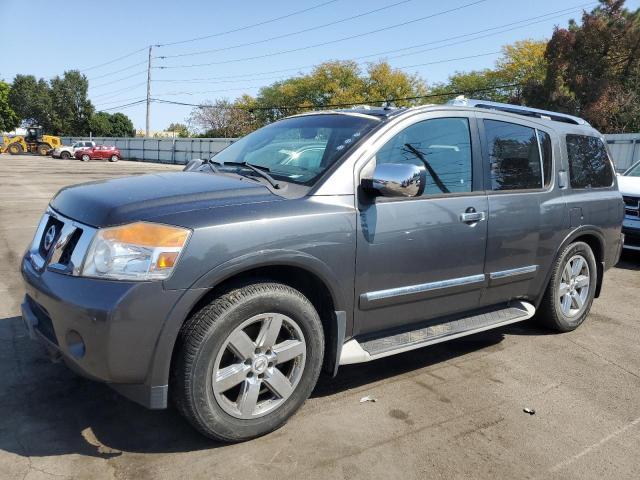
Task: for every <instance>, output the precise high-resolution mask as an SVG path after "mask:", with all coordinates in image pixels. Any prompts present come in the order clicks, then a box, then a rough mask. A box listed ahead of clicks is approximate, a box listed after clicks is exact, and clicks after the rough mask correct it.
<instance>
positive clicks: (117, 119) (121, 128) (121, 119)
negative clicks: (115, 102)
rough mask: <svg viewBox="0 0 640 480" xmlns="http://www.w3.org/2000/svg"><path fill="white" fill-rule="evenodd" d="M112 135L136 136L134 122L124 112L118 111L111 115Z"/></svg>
mask: <svg viewBox="0 0 640 480" xmlns="http://www.w3.org/2000/svg"><path fill="white" fill-rule="evenodd" d="M110 122H111V136H112V137H135V136H136V130H135V128H133V122H132V121H131V119H130V118H129V117H128V116H126V115H125V114H124V113H121V112H116V113H114V114H112V115H111V118H110Z"/></svg>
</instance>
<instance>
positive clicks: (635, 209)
mask: <svg viewBox="0 0 640 480" xmlns="http://www.w3.org/2000/svg"><path fill="white" fill-rule="evenodd" d="M622 199H623V200H624V213H625V214H627V215H629V216H631V217H638V216H640V197H631V196H627V195H625V196H623V197H622Z"/></svg>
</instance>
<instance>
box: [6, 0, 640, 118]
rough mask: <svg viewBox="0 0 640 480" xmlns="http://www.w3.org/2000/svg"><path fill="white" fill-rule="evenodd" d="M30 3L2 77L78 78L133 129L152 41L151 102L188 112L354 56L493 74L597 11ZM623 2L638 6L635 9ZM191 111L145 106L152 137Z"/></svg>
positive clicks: (415, 3)
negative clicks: (526, 46)
mask: <svg viewBox="0 0 640 480" xmlns="http://www.w3.org/2000/svg"><path fill="white" fill-rule="evenodd" d="M0 3H2V4H3V8H2V10H3V11H5V12H11V11H15V12H19V11H23V10H24V8H25V7H24V2H23V1H21V0H1V2H0ZM28 3H29V10H30V11H32V12H38V11H40V12H46V15H45V14H43V15H29V17H28V21H20V22H3V26H2V28H1V29H0V50H2V51H3V59H2V61H1V62H0V79H4V80H5V81H11V79H12V78H13V76H14V75H15V74H17V73H21V74H32V75H35V76H37V77H44V78H47V79H48V78H51V77H54V76H56V75H62V74H63V72H64V71H65V70H71V69H79V70H80V71H81V72H82V73H84V74H85V75H86V76H87V78H88V79H89V98H90V99H91V100H92V102H93V103H94V105H95V106H96V108H97V109H98V110H106V111H109V112H110V113H113V112H116V111H122V112H123V113H125V114H127V115H128V116H129V117H130V118H131V119H132V120H133V123H134V125H135V127H136V128H138V129H142V128H144V126H145V104H144V102H142V103H137V104H134V105H129V104H131V103H135V102H139V101H142V100H144V99H145V98H146V80H147V61H148V48H147V47H148V46H149V45H150V44H153V45H158V44H162V45H163V46H160V47H154V48H153V50H152V67H153V68H152V69H151V78H152V83H151V96H152V97H153V98H159V99H164V100H170V101H176V102H183V103H190V104H200V103H202V102H204V101H207V100H215V99H217V98H228V99H234V98H235V97H237V96H240V95H241V94H243V93H248V94H251V95H255V94H256V93H257V92H258V90H259V88H260V87H262V86H266V85H269V84H270V83H272V82H274V81H276V80H278V79H283V78H286V77H289V76H293V75H295V74H297V73H306V72H308V71H309V70H310V67H312V66H313V65H316V64H318V63H321V62H323V61H327V60H347V59H355V60H357V61H359V62H362V64H363V66H364V65H365V64H366V62H371V61H378V60H387V61H388V62H389V63H390V64H391V65H392V66H393V67H396V68H401V69H402V70H405V71H407V72H409V73H415V74H418V75H420V76H421V77H422V78H423V79H424V80H426V82H427V83H428V84H433V83H436V82H442V81H446V79H447V78H448V76H449V75H451V74H453V73H455V72H456V71H469V70H474V69H482V68H490V67H492V66H493V65H494V62H495V61H496V59H497V58H498V57H499V52H500V49H501V47H502V46H503V45H505V44H509V43H513V42H515V41H517V40H522V39H535V40H540V39H548V38H549V37H550V36H551V34H552V33H553V28H554V26H555V25H558V26H562V27H564V26H566V25H567V22H568V21H569V19H570V18H574V19H579V18H580V15H581V11H582V9H583V8H587V9H589V10H590V9H591V8H593V6H595V5H596V2H595V1H592V2H589V1H588V0H536V1H535V2H533V1H528V0H514V1H509V0H450V1H432V0H304V1H303V0H297V1H295V0H271V1H264V0H263V1H258V0H244V1H241V2H239V1H236V2H229V1H225V2H223V1H217V2H215V1H206V0H192V1H189V0H182V1H181V2H176V1H175V0H172V1H170V2H169V1H164V0H154V1H143V0H137V1H131V0H129V1H125V0H111V1H109V2H99V1H95V0H93V1H92V0H65V1H60V0H57V1H56V0H31V1H30V2H28ZM626 4H627V7H628V8H629V9H637V8H639V7H640V0H627V2H626ZM283 17H284V18H283ZM350 17H356V18H350ZM336 22H337V23H336ZM329 23H332V25H326V24H329ZM301 30H307V31H305V32H301ZM203 37H204V38H203ZM274 37H275V38H274ZM347 37H351V38H347ZM172 43H173V44H172ZM321 43H325V45H318V44H321ZM170 44H172V45H170ZM292 50H294V51H292ZM123 57H124V58H123ZM160 57H166V58H160ZM255 57H260V58H255ZM203 64H207V65H203ZM282 70H284V71H282ZM124 105H128V106H124ZM191 109H192V107H189V106H183V105H169V104H159V103H153V104H152V105H151V129H152V130H164V129H165V128H166V127H167V126H168V125H169V124H170V123H172V122H186V120H187V118H188V117H189V113H190V111H191Z"/></svg>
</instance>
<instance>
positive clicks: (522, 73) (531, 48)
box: [431, 40, 547, 104]
mask: <svg viewBox="0 0 640 480" xmlns="http://www.w3.org/2000/svg"><path fill="white" fill-rule="evenodd" d="M546 45H547V42H546V41H545V40H521V41H518V42H515V43H513V44H512V45H505V46H503V47H502V56H501V57H500V58H499V59H498V60H497V61H496V63H495V67H494V68H493V69H485V70H475V71H471V72H467V73H464V72H456V73H455V74H453V75H452V76H450V77H449V80H448V82H447V83H441V84H438V85H436V86H435V87H434V88H433V90H432V92H431V93H433V94H442V96H440V97H436V98H434V100H433V101H434V102H435V103H443V102H445V101H447V100H449V99H451V98H454V97H455V96H456V95H457V94H456V93H454V94H449V95H447V93H448V92H466V93H465V95H466V96H468V97H471V96H472V97H473V98H477V99H480V100H491V101H494V102H504V103H513V104H522V103H523V100H524V99H523V91H524V90H525V89H526V88H527V86H528V85H529V84H531V83H535V82H538V83H539V82H542V81H543V80H544V78H545V73H546V68H547V61H546V59H545V49H546Z"/></svg>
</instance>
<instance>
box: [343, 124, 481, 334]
mask: <svg viewBox="0 0 640 480" xmlns="http://www.w3.org/2000/svg"><path fill="white" fill-rule="evenodd" d="M385 140H386V141H385ZM382 142H384V143H383V145H382V146H381V148H380V149H379V150H378V151H377V153H376V154H375V155H374V156H373V157H372V158H370V159H369V161H368V162H367V163H366V164H365V166H364V168H363V170H362V172H363V173H362V176H365V178H366V176H367V175H371V173H372V172H373V170H374V168H375V165H376V164H381V163H411V164H415V165H417V166H420V167H426V170H427V185H426V188H425V189H424V192H423V194H422V195H421V196H419V197H413V198H407V197H395V198H394V197H381V196H378V197H373V198H372V197H369V196H367V194H366V193H362V191H360V192H359V198H358V207H359V215H358V230H357V253H356V302H357V303H356V308H355V312H354V319H355V323H354V327H355V328H354V335H361V334H368V333H374V332H380V331H383V330H388V329H394V328H398V327H403V326H406V325H408V324H412V323H418V322H421V321H424V320H429V319H433V318H436V317H442V316H445V315H449V314H455V313H459V312H463V311H468V310H472V309H474V308H477V307H478V306H479V302H480V296H481V293H482V292H483V289H484V288H485V275H484V260H485V249H486V243H487V221H486V212H487V196H486V194H485V192H484V186H483V174H482V158H481V152H480V146H479V141H478V135H477V127H476V121H475V118H474V117H473V116H472V115H469V114H466V113H465V114H456V113H455V112H446V113H445V112H443V113H442V114H435V115H434V114H433V113H430V114H428V115H422V116H418V117H417V118H416V117H414V119H409V121H408V122H406V123H405V124H403V125H399V126H397V127H396V128H395V129H394V130H393V131H391V132H389V133H388V134H387V136H386V138H385V139H383V140H382ZM420 157H422V159H421V158H420ZM425 163H426V165H425ZM365 172H368V173H365ZM465 212H476V213H479V214H481V215H480V216H481V217H484V218H482V219H481V220H478V221H471V222H469V221H465V218H467V217H465V216H464V215H463V214H464V213H465Z"/></svg>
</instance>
